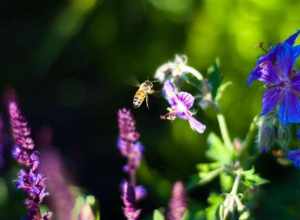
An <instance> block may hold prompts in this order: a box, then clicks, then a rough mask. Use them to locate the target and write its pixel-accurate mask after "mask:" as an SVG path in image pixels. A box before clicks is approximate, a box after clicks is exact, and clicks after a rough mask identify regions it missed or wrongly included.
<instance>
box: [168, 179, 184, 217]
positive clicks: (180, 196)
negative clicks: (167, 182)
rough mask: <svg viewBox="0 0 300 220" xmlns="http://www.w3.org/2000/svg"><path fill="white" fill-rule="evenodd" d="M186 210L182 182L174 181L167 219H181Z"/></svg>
mask: <svg viewBox="0 0 300 220" xmlns="http://www.w3.org/2000/svg"><path fill="white" fill-rule="evenodd" d="M185 211H186V192H185V188H184V185H183V183H182V182H176V183H175V184H174V186H173V190H172V197H171V200H170V202H169V211H168V216H167V220H182V217H183V215H184V213H185Z"/></svg>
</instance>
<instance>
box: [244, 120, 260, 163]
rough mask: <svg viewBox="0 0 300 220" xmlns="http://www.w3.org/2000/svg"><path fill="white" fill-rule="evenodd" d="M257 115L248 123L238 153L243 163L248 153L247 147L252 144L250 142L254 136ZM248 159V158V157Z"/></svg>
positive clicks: (256, 126)
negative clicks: (248, 125) (246, 131)
mask: <svg viewBox="0 0 300 220" xmlns="http://www.w3.org/2000/svg"><path fill="white" fill-rule="evenodd" d="M258 118H259V117H258V116H255V117H254V118H253V120H252V122H251V124H250V127H249V130H248V133H247V135H246V138H245V141H244V143H243V146H242V149H241V152H240V154H239V158H240V161H241V162H243V163H245V162H246V161H247V160H245V158H247V156H248V154H249V148H250V147H251V146H252V143H253V141H254V139H255V137H256V132H257V128H258V125H257V120H258ZM248 159H249V158H248Z"/></svg>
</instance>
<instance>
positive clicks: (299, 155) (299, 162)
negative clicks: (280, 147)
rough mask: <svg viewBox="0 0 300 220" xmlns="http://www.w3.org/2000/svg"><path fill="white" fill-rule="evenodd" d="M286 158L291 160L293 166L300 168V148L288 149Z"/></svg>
mask: <svg viewBox="0 0 300 220" xmlns="http://www.w3.org/2000/svg"><path fill="white" fill-rule="evenodd" d="M287 158H288V159H289V160H290V161H292V163H293V164H294V166H295V167H297V168H300V150H291V151H289V152H288V155H287Z"/></svg>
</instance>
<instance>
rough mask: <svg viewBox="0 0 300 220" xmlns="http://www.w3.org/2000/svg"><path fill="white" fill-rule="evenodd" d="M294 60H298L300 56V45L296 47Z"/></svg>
mask: <svg viewBox="0 0 300 220" xmlns="http://www.w3.org/2000/svg"><path fill="white" fill-rule="evenodd" d="M293 54H294V59H296V58H297V57H298V56H299V55H300V45H298V46H295V47H294V48H293Z"/></svg>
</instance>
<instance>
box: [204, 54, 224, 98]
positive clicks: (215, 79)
mask: <svg viewBox="0 0 300 220" xmlns="http://www.w3.org/2000/svg"><path fill="white" fill-rule="evenodd" d="M207 74H208V81H209V83H210V85H211V88H212V91H211V93H212V97H213V99H214V98H215V97H216V95H217V91H218V89H219V86H220V85H221V82H222V79H223V77H222V75H221V71H220V60H219V59H216V61H215V63H214V64H213V65H211V66H210V67H209V68H208V70H207Z"/></svg>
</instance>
